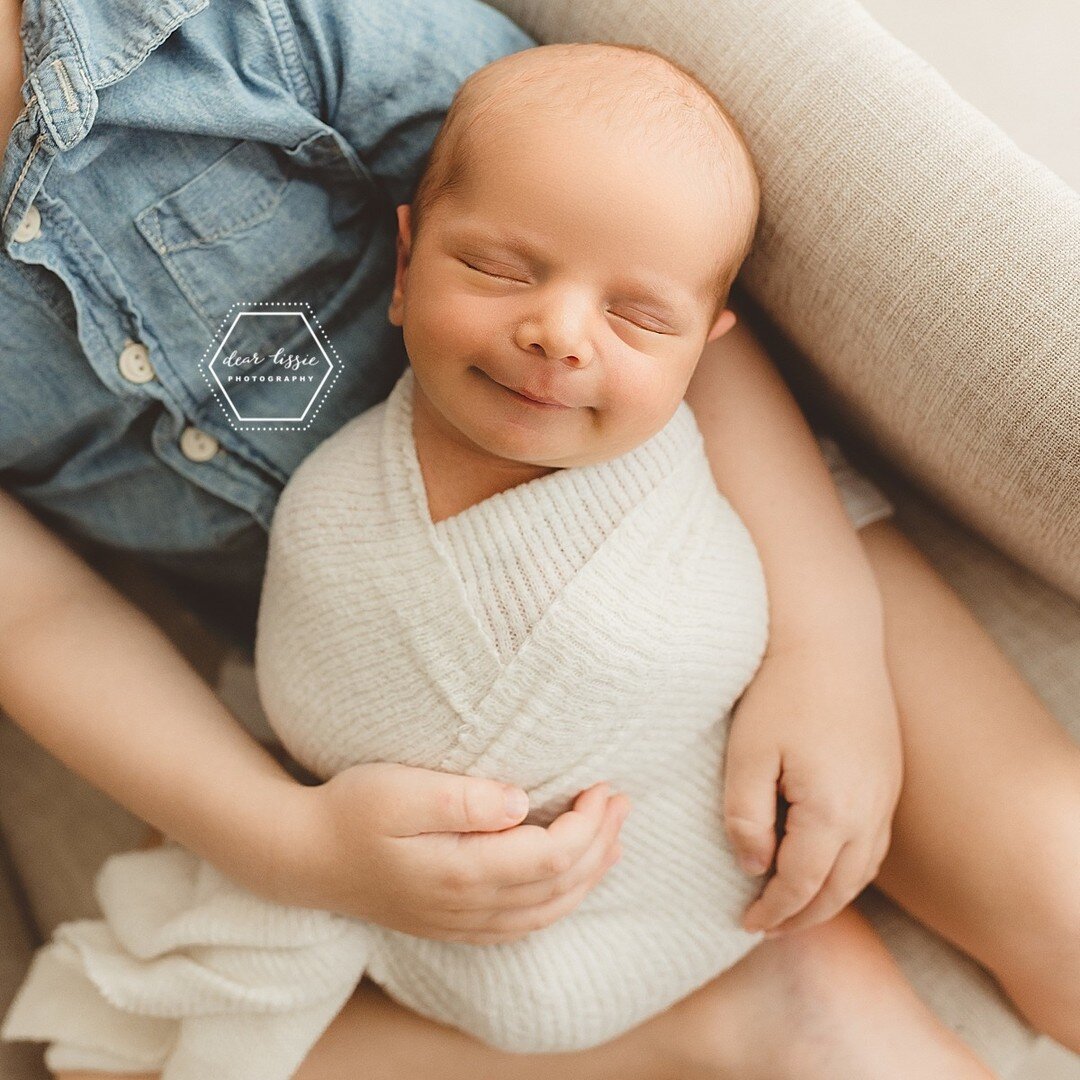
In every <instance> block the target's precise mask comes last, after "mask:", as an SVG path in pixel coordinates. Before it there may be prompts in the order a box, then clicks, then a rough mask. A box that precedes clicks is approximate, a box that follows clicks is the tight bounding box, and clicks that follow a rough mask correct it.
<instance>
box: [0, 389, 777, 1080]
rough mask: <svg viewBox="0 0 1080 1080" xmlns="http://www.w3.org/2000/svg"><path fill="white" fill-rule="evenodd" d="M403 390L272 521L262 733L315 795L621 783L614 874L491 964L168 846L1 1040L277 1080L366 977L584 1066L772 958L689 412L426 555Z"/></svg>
mask: <svg viewBox="0 0 1080 1080" xmlns="http://www.w3.org/2000/svg"><path fill="white" fill-rule="evenodd" d="M411 388H412V377H411V373H410V372H406V374H405V376H404V377H403V379H402V380H401V382H400V383H399V384H398V385H397V387H396V388H395V390H394V392H393V393H392V394H391V396H390V398H389V400H388V401H387V402H386V403H385V404H384V405H381V406H378V407H376V408H375V409H372V410H371V411H369V412H368V413H366V414H364V415H363V416H361V417H358V418H357V419H356V420H354V421H352V422H351V423H349V424H347V425H346V426H345V427H344V428H342V429H341V430H340V431H339V432H338V433H337V434H335V435H334V436H333V437H331V438H330V439H329V440H327V441H326V442H325V443H323V444H322V445H321V446H320V447H319V448H318V449H317V450H316V451H315V452H314V453H313V454H312V455H311V456H310V457H309V458H308V459H307V460H306V461H305V462H304V463H303V464H302V465H301V467H300V468H299V469H298V470H297V472H296V473H295V474H294V476H293V479H292V480H291V482H290V483H289V485H288V487H287V488H286V490H285V492H284V494H283V495H282V498H281V500H280V502H279V504H278V509H277V512H276V515H275V518H274V528H273V532H272V535H271V544H270V555H269V560H268V564H267V575H266V580H265V585H264V590H263V597H262V607H261V609H260V613H259V636H258V645H257V657H256V660H257V669H258V676H259V686H260V692H261V695H262V698H263V704H264V707H265V709H266V712H267V715H268V717H269V718H270V721H271V723H272V724H273V726H274V729H275V731H276V732H277V734H278V735H279V737H280V738H281V740H282V742H283V743H284V744H285V746H286V747H287V748H288V749H289V751H290V752H291V753H292V754H293V756H294V757H295V758H296V759H297V760H298V761H300V762H301V763H302V764H304V765H305V766H306V767H307V768H308V769H310V770H311V771H312V772H314V773H316V774H318V775H320V776H324V777H328V776H330V775H333V774H334V773H336V772H338V771H340V770H342V769H344V768H346V767H348V766H350V765H352V764H356V763H358V762H366V761H398V762H402V763H404V764H408V765H417V766H423V767H426V768H433V769H441V770H445V771H448V772H453V773H461V774H470V775H476V776H487V777H492V778H496V779H498V780H502V781H505V782H508V783H514V784H519V785H521V786H522V787H524V788H525V789H526V790H527V791H528V792H529V794H530V803H531V810H530V814H529V816H528V818H527V819H526V820H527V821H529V822H531V823H535V824H540V825H546V824H548V823H549V822H550V821H552V820H553V819H554V818H555V817H556V816H557V815H558V814H560V813H562V812H563V811H565V810H567V809H568V808H569V807H570V804H571V803H572V801H573V799H574V797H575V796H576V795H577V794H578V793H579V792H580V791H582V790H583V789H584V788H586V787H588V786H590V785H591V784H593V783H596V782H597V781H599V780H608V781H610V782H611V784H612V786H613V788H614V789H615V790H617V791H622V792H625V793H626V794H627V795H628V796H629V798H630V800H631V802H632V804H633V812H632V813H631V815H630V817H629V818H628V820H627V821H626V823H625V825H624V826H623V829H622V833H621V841H622V845H623V851H624V854H623V858H622V860H621V861H620V862H619V863H618V864H617V865H616V866H615V867H614V868H613V869H611V870H610V871H609V872H608V873H607V875H606V876H605V878H604V879H603V880H602V881H601V882H600V883H599V885H597V886H596V887H595V888H594V889H593V890H592V891H591V892H589V893H588V894H587V896H586V897H585V898H584V900H583V901H582V903H581V904H580V905H579V906H578V908H577V909H575V910H574V911H573V912H572V913H570V914H569V915H567V916H565V917H564V918H562V919H560V920H559V921H557V922H556V923H554V924H553V925H551V926H549V927H546V928H545V929H543V930H541V931H537V932H534V933H533V934H530V935H529V936H528V937H526V938H524V939H523V940H520V941H516V942H510V943H507V944H502V945H490V946H475V945H469V944H464V943H454V942H438V941H431V940H427V939H423V938H414V937H410V936H408V935H405V934H400V933H397V932H395V931H392V930H387V929H385V928H383V927H379V926H373V925H369V924H366V923H363V922H360V921H358V920H353V919H348V918H345V917H343V916H338V915H333V914H330V913H325V912H319V911H312V910H308V909H302V908H292V907H285V906H282V905H275V904H272V903H269V902H268V901H264V900H262V899H260V898H259V897H256V896H254V895H253V894H250V893H248V892H247V891H246V890H243V889H241V888H240V887H239V886H237V885H235V884H233V883H232V882H231V881H229V880H228V879H226V878H225V877H223V876H222V875H221V874H220V873H218V872H217V871H216V870H214V869H213V868H212V867H210V866H209V865H207V864H206V863H204V862H202V860H199V859H197V858H195V857H194V856H192V855H190V854H189V853H188V852H186V851H184V850H183V849H181V848H178V847H176V846H175V845H168V846H166V847H165V848H163V849H160V850H157V851H142V852H132V853H127V854H124V855H120V856H116V857H114V858H113V859H110V860H109V861H108V862H107V863H106V864H105V866H104V867H103V869H102V871H101V874H100V876H99V880H98V895H99V898H100V899H101V902H102V908H103V911H104V913H105V916H106V918H105V921H104V922H102V921H83V922H76V923H68V924H65V925H64V926H62V927H60V928H59V930H58V931H57V933H56V935H55V938H54V942H53V943H52V944H50V945H49V946H47V947H46V948H45V949H42V950H40V951H39V953H38V955H37V957H36V959H35V964H34V968H33V969H32V970H31V974H30V976H29V977H28V979H27V982H26V983H25V984H24V986H23V988H22V989H21V990H20V994H19V997H18V998H17V999H16V1002H15V1004H14V1006H13V1007H12V1010H11V1012H10V1013H9V1015H8V1017H7V1020H6V1022H5V1023H6V1027H5V1035H6V1036H8V1037H12V1036H14V1037H19V1036H20V1035H21V1036H22V1037H36V1038H39V1039H47V1040H53V1045H52V1046H51V1047H50V1050H49V1054H50V1055H51V1056H50V1057H49V1058H48V1060H49V1063H50V1065H52V1066H53V1067H54V1068H59V1067H68V1068H73V1067H81V1068H94V1067H106V1066H107V1065H110V1064H111V1065H114V1066H115V1065H117V1064H118V1063H120V1062H123V1063H125V1067H127V1068H145V1069H157V1068H162V1067H163V1069H164V1080H206V1078H207V1077H213V1078H214V1080H287V1077H289V1076H290V1075H291V1074H292V1072H293V1071H295V1069H296V1067H297V1066H298V1065H299V1063H300V1061H302V1060H303V1058H304V1056H305V1055H306V1053H307V1052H308V1050H310V1048H311V1046H312V1045H313V1044H314V1043H315V1042H316V1041H317V1039H318V1037H319V1035H320V1034H321V1033H322V1031H323V1030H324V1029H325V1027H326V1025H327V1024H328V1023H329V1022H330V1020H331V1019H332V1018H333V1016H334V1015H335V1014H336V1013H337V1011H338V1010H339V1009H340V1007H341V1005H342V1003H343V1002H344V1001H345V1000H346V999H347V998H348V997H349V995H350V994H351V992H352V990H353V988H354V987H355V985H356V983H357V982H358V981H359V979H360V977H361V976H362V975H363V974H364V973H365V972H366V973H367V974H368V975H369V976H370V977H371V978H372V979H374V980H375V981H376V982H377V983H379V984H380V985H381V986H382V987H383V988H384V989H385V990H386V991H387V992H388V993H389V994H390V995H391V996H392V997H394V998H396V999H397V1000H399V1001H400V1002H402V1003H403V1004H405V1005H407V1006H409V1007H410V1008H412V1009H414V1010H415V1011H416V1012H418V1013H421V1014H423V1015H425V1016H428V1017H431V1018H433V1019H435V1020H438V1021H440V1022H443V1023H447V1024H450V1025H453V1026H455V1027H458V1028H460V1029H462V1030H464V1031H467V1032H469V1033H470V1034H473V1035H475V1036H477V1037H478V1038H480V1039H483V1040H485V1041H486V1042H489V1043H491V1044H493V1045H496V1046H499V1047H502V1048H504V1049H508V1050H513V1051H518V1052H540V1051H565V1050H572V1049H578V1048H583V1047H587V1046H592V1045H596V1044H598V1043H601V1042H604V1041H607V1040H608V1039H611V1038H613V1037H615V1036H616V1035H618V1034H620V1033H621V1032H623V1031H625V1030H628V1029H629V1028H630V1027H633V1026H634V1025H636V1024H638V1023H640V1022H642V1021H643V1020H645V1019H647V1018H648V1017H649V1016H651V1015H654V1014H655V1013H657V1012H660V1011H662V1010H664V1009H666V1008H667V1007H668V1006H669V1005H671V1004H672V1003H673V1002H675V1001H677V1000H679V999H680V998H682V997H685V996H686V995H687V994H688V993H690V992H691V991H693V990H694V989H696V988H697V987H698V986H701V985H702V984H704V983H705V982H707V981H708V980H709V979H710V978H712V977H713V976H715V975H716V974H717V973H719V972H720V971H722V970H724V969H725V968H727V967H729V966H731V964H733V963H734V962H735V961H737V960H738V959H739V958H740V957H741V956H743V955H744V954H745V953H746V952H747V951H748V950H749V949H750V948H751V947H752V946H753V945H754V944H755V943H756V942H757V941H758V940H759V938H760V935H758V934H749V933H747V932H745V931H743V930H741V929H740V928H739V926H738V920H739V918H740V916H741V914H742V911H743V910H744V909H745V907H746V905H747V904H748V903H749V902H750V900H751V899H752V897H753V895H754V893H755V885H756V883H755V881H754V880H753V879H750V878H748V877H746V876H745V875H744V874H743V873H742V872H741V871H740V870H739V869H738V867H737V865H736V864H735V860H734V857H733V855H732V853H731V851H730V849H729V847H728V845H727V842H726V839H725V836H724V832H723V825H722V816H721V808H722V756H723V749H724V743H725V737H726V730H727V718H728V714H729V710H730V708H731V706H732V704H733V703H734V701H735V700H736V698H737V697H738V695H739V694H740V693H741V692H742V690H743V689H744V687H745V686H746V684H747V682H748V681H749V680H750V678H751V677H752V675H753V673H754V671H755V670H756V669H757V666H758V664H759V662H760V660H761V657H762V654H763V651H764V647H765V641H766V630H767V605H766V596H765V587H764V580H763V576H762V571H761V567H760V563H759V562H758V559H757V556H756V553H755V551H754V548H753V545H752V543H751V540H750V537H749V535H748V534H747V532H746V530H745V528H744V527H743V525H742V523H741V521H740V520H739V518H738V517H737V515H736V514H735V512H734V511H733V510H732V508H731V507H730V506H729V504H728V503H727V502H726V500H724V499H723V498H722V497H721V496H720V495H719V493H718V492H717V491H716V488H715V485H714V483H713V479H712V475H711V472H710V470H709V466H708V462H707V460H706V458H705V455H704V448H703V446H702V442H701V436H700V433H699V432H698V429H697V425H696V424H695V422H694V419H693V415H692V413H691V412H690V410H689V408H688V407H687V406H686V405H681V406H680V407H679V410H678V412H677V413H676V415H675V417H674V418H673V419H672V420H671V421H670V422H669V424H668V425H667V426H666V427H665V428H664V429H663V431H661V432H660V433H659V434H657V435H656V436H654V437H653V438H652V439H651V440H649V441H648V442H647V443H645V444H644V445H642V446H640V447H638V448H637V449H636V450H633V451H631V452H630V453H628V454H625V455H623V456H622V457H620V458H617V459H615V460H613V461H609V462H605V463H601V464H598V465H592V466H586V467H582V468H575V469H567V470H561V471H558V472H554V473H551V474H549V475H547V476H544V477H542V478H540V479H539V480H535V481H533V482H531V483H529V484H525V485H521V486H520V487H517V488H512V489H510V490H509V491H506V492H504V493H502V494H500V495H496V496H494V497H493V498H491V499H488V500H485V501H484V502H482V503H480V504H478V505H477V506H474V507H472V508H470V509H469V510H467V511H465V512H464V513H463V514H461V515H458V516H457V517H455V518H452V519H450V520H448V521H446V522H442V523H440V524H439V525H437V526H435V525H432V523H431V520H430V516H429V514H428V511H427V501H426V496H425V492H424V486H423V481H422V478H421V475H420V470H419V466H418V464H417V459H416V453H415V447H414V445H413V441H412V434H411V418H412V412H411V400H412V398H411ZM73 1012H74V1013H76V1014H78V1015H76V1016H73V1015H72V1013H73ZM79 1015H81V1016H83V1017H87V1016H90V1017H92V1018H93V1023H90V1022H86V1021H80V1020H79V1019H78V1016H79ZM95 1032H97V1033H98V1034H95Z"/></svg>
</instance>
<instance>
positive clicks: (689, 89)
mask: <svg viewBox="0 0 1080 1080" xmlns="http://www.w3.org/2000/svg"><path fill="white" fill-rule="evenodd" d="M613 62H615V63H618V64H621V65H622V66H623V67H624V68H625V70H624V71H623V72H620V73H618V74H617V75H614V74H613V71H612V64H613ZM568 71H569V72H572V75H573V81H572V82H569V81H568V78H567V73H568ZM568 91H569V92H568ZM523 99H524V100H526V101H528V102H529V103H530V104H531V105H533V106H535V107H538V108H542V109H544V110H546V111H547V113H548V114H549V115H553V114H554V115H560V114H562V113H564V114H565V115H566V117H567V119H573V118H575V117H579V116H580V115H581V114H582V112H583V111H585V110H588V111H589V112H590V113H591V114H592V115H594V116H596V117H598V118H600V119H601V120H604V121H606V122H608V123H609V124H610V125H611V126H612V127H613V128H614V129H615V130H618V128H619V126H622V127H623V128H626V127H627V126H628V125H631V124H632V125H633V128H634V133H635V136H636V137H637V138H645V139H652V140H653V141H654V142H655V145H656V149H657V150H658V152H666V151H670V150H672V149H677V150H679V151H682V152H684V153H685V152H690V153H691V154H693V155H695V156H696V157H697V158H698V159H699V160H701V161H702V162H704V163H705V164H707V165H709V166H710V167H711V168H712V170H713V172H714V175H716V176H717V184H716V197H717V199H718V200H723V201H725V202H726V203H727V209H728V210H729V219H730V220H731V221H732V222H733V223H734V228H735V229H736V230H737V235H736V236H735V237H734V238H733V239H734V241H735V242H734V244H733V245H731V246H729V247H727V248H726V250H725V251H724V252H723V253H721V254H720V255H718V258H717V267H716V272H715V282H716V286H715V300H716V304H715V309H714V313H713V318H714V319H715V318H716V317H717V316H718V315H719V314H720V312H721V311H722V310H723V309H724V307H725V305H726V303H727V299H728V293H729V291H730V289H731V284H732V282H733V281H734V280H735V275H736V274H737V273H738V271H739V267H740V266H741V265H742V263H743V261H744V260H745V258H746V256H747V255H748V254H749V252H750V248H751V246H752V244H753V241H754V233H755V231H756V229H757V220H758V206H759V202H760V193H761V188H760V182H759V180H758V175H757V170H756V169H755V167H754V161H753V158H752V157H751V155H750V150H749V147H748V146H747V143H746V138H745V136H744V135H743V133H742V131H741V129H740V128H739V125H738V124H737V123H736V122H735V120H734V119H733V118H732V117H731V115H730V113H728V111H727V109H725V108H724V105H723V104H722V103H721V101H720V100H719V98H717V96H716V95H715V94H714V93H713V92H712V91H711V90H710V89H709V88H708V87H707V86H705V85H704V84H703V83H702V82H701V81H700V80H698V79H697V78H696V77H695V76H694V75H693V74H692V73H691V72H689V71H687V70H686V69H685V68H684V67H682V66H681V65H680V64H678V63H676V62H675V61H674V60H671V59H670V58H669V57H666V56H664V55H663V54H662V53H659V52H657V51H656V50H654V49H650V48H647V47H645V46H640V45H623V44H620V43H616V42H605V41H596V42H589V43H569V44H559V45H541V46H537V47H536V48H532V49H526V50H524V51H523V52H518V53H513V54H511V55H509V56H504V57H502V58H500V59H499V60H496V61H495V62H494V63H491V64H488V65H487V66H486V67H483V68H480V69H479V70H478V71H475V72H474V73H473V74H472V75H470V76H469V78H467V79H466V80H465V81H464V82H463V83H462V84H461V86H460V87H459V88H458V91H457V93H456V94H455V96H454V99H453V101H452V102H451V104H450V108H449V110H448V112H447V114H446V118H445V120H444V121H443V124H442V127H441V128H440V129H439V132H438V134H437V135H436V137H435V140H434V142H433V144H432V147H431V151H430V153H429V154H428V158H427V162H426V164H425V168H424V171H423V174H422V176H421V177H420V180H419V182H418V184H417V187H416V191H415V194H414V195H413V201H412V211H411V221H412V233H413V237H414V242H415V237H416V236H417V235H418V234H419V231H420V229H421V225H422V222H423V220H424V219H425V218H426V217H427V216H428V215H429V214H430V213H431V211H432V209H433V207H434V206H435V205H436V204H437V203H438V202H439V201H440V200H441V199H443V198H445V197H446V196H447V195H449V194H451V193H452V192H453V191H455V190H456V189H457V188H459V187H460V186H461V185H462V184H463V183H464V181H465V178H466V176H467V170H468V164H469V161H470V153H471V145H470V144H471V141H472V139H474V138H475V135H476V132H477V131H478V130H480V129H482V128H483V127H484V125H486V124H488V123H491V122H496V123H497V122H499V121H500V120H501V119H503V118H504V117H505V116H506V115H507V113H508V110H509V109H511V108H513V106H514V105H515V104H517V103H519V102H520V101H522V100H523Z"/></svg>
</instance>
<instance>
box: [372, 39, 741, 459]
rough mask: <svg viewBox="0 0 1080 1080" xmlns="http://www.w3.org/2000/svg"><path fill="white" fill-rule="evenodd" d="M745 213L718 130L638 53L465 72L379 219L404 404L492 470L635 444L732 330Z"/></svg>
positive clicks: (548, 49)
mask: <svg viewBox="0 0 1080 1080" xmlns="http://www.w3.org/2000/svg"><path fill="white" fill-rule="evenodd" d="M757 208H758V183H757V177H756V175H755V172H754V167H753V163H752V161H751V159H750V155H749V153H748V152H747V149H746V146H745V143H744V142H743V139H742V137H741V135H740V134H739V132H738V130H737V128H736V127H735V126H734V124H733V123H732V121H731V120H730V119H729V118H728V117H727V115H726V113H725V112H724V110H723V108H722V107H721V106H720V104H719V103H718V102H717V101H716V99H715V98H714V97H713V96H712V94H711V93H710V92H709V91H708V90H707V89H705V88H704V87H703V86H702V85H701V84H700V83H698V82H697V80H695V79H694V78H693V77H692V76H690V75H689V74H688V73H686V72H684V71H682V70H681V69H680V68H678V67H676V66H675V65H673V64H672V63H670V62H669V61H668V60H666V59H664V58H662V57H660V56H658V55H657V54H655V53H652V52H649V51H647V50H638V49H631V48H627V47H622V46H615V45H602V44H588V45H547V46H541V47H539V48H535V49H528V50H526V51H524V52H520V53H515V54H513V55H511V56H506V57H503V58H502V59H500V60H497V61H495V63H493V64H489V65H488V66H487V67H485V68H482V69H481V70H479V71H477V72H475V73H474V74H473V75H472V76H471V77H470V78H469V79H467V80H466V81H465V83H464V84H463V85H462V87H461V88H460V89H459V91H458V94H457V96H456V97H455V99H454V102H453V104H452V106H451V108H450V111H449V113H448V115H447V117H446V121H445V123H444V124H443V127H442V129H441V130H440V132H439V135H438V137H437V138H436V140H435V143H434V145H433V147H432V151H431V155H430V157H429V160H428V164H427V168H426V170H425V172H424V175H423V177H422V178H421V180H420V183H419V185H418V187H417V191H416V194H415V196H414V199H413V203H412V207H411V208H410V207H408V206H400V207H398V225H399V235H398V266H397V278H396V282H395V286H394V296H393V300H392V302H391V305H390V319H391V321H392V322H393V323H394V325H396V326H401V327H402V328H403V332H404V339H405V347H406V350H407V352H408V354H409V359H410V361H411V364H412V367H413V371H414V374H415V379H416V404H415V407H416V408H417V409H427V410H431V416H433V417H435V418H436V419H437V421H438V423H439V425H440V426H441V427H443V428H444V429H445V430H447V431H451V432H452V433H453V435H454V437H455V438H459V437H460V439H461V440H462V442H463V444H466V445H468V446H469V448H470V449H474V448H475V449H478V450H479V451H480V452H481V453H482V454H483V455H484V456H488V457H492V458H498V459H501V460H503V461H513V462H527V463H529V464H532V465H537V466H542V467H546V468H562V467H566V466H571V465H588V464H592V463H594V462H597V461H603V460H607V459H609V458H612V457H616V456H618V455H619V454H622V453H625V452H626V451H628V450H630V449H632V448H633V447H635V446H638V445H640V444H641V443H642V442H644V441H645V440H646V439H648V438H650V437H651V436H652V435H654V434H655V433H656V432H657V431H659V430H660V429H661V428H662V427H663V426H664V425H665V424H666V423H667V421H668V420H669V419H670V418H671V417H672V415H673V414H674V412H675V410H676V408H677V407H678V404H679V402H680V401H681V399H682V397H683V394H684V392H685V391H686V387H687V384H688V383H689V381H690V377H691V375H692V374H693V371H694V367H695V365H696V363H697V360H698V358H699V356H700V355H701V350H702V348H703V346H704V345H705V343H706V342H707V341H712V340H714V339H715V338H717V337H719V336H720V335H721V334H723V333H725V332H726V331H727V330H728V329H729V328H730V327H731V325H732V324H733V323H734V321H735V316H734V315H733V314H732V313H731V312H730V311H728V310H726V307H725V305H726V301H727V295H728V290H729V287H730V285H731V282H732V280H733V278H734V277H735V274H736V272H737V271H738V268H739V265H740V264H741V263H742V261H743V259H744V258H745V256H746V254H747V252H748V250H749V248H750V243H751V241H752V238H753V234H754V228H755V225H756V222H757ZM522 391H523V392H524V393H525V394H526V395H528V396H529V397H532V398H541V399H546V400H547V401H548V402H556V403H557V404H547V405H544V404H537V403H535V402H533V401H530V400H528V399H527V398H526V397H524V396H522V393H521V392H522Z"/></svg>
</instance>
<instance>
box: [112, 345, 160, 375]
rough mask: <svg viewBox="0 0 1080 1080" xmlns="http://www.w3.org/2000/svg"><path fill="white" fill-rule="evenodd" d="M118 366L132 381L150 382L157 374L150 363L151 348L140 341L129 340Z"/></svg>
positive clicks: (122, 373) (121, 372)
mask: <svg viewBox="0 0 1080 1080" xmlns="http://www.w3.org/2000/svg"><path fill="white" fill-rule="evenodd" d="M117 366H118V367H119V368H120V374H121V375H123V376H124V378H125V379H127V381H128V382H130V383H148V382H150V381H151V380H152V379H154V378H155V377H156V374H157V373H156V372H155V371H154V365H153V364H151V363H150V350H149V349H148V348H147V347H146V346H145V345H143V344H142V342H140V341H129V342H128V343H127V345H125V346H124V348H123V350H122V351H121V353H120V360H119V363H118V364H117Z"/></svg>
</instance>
